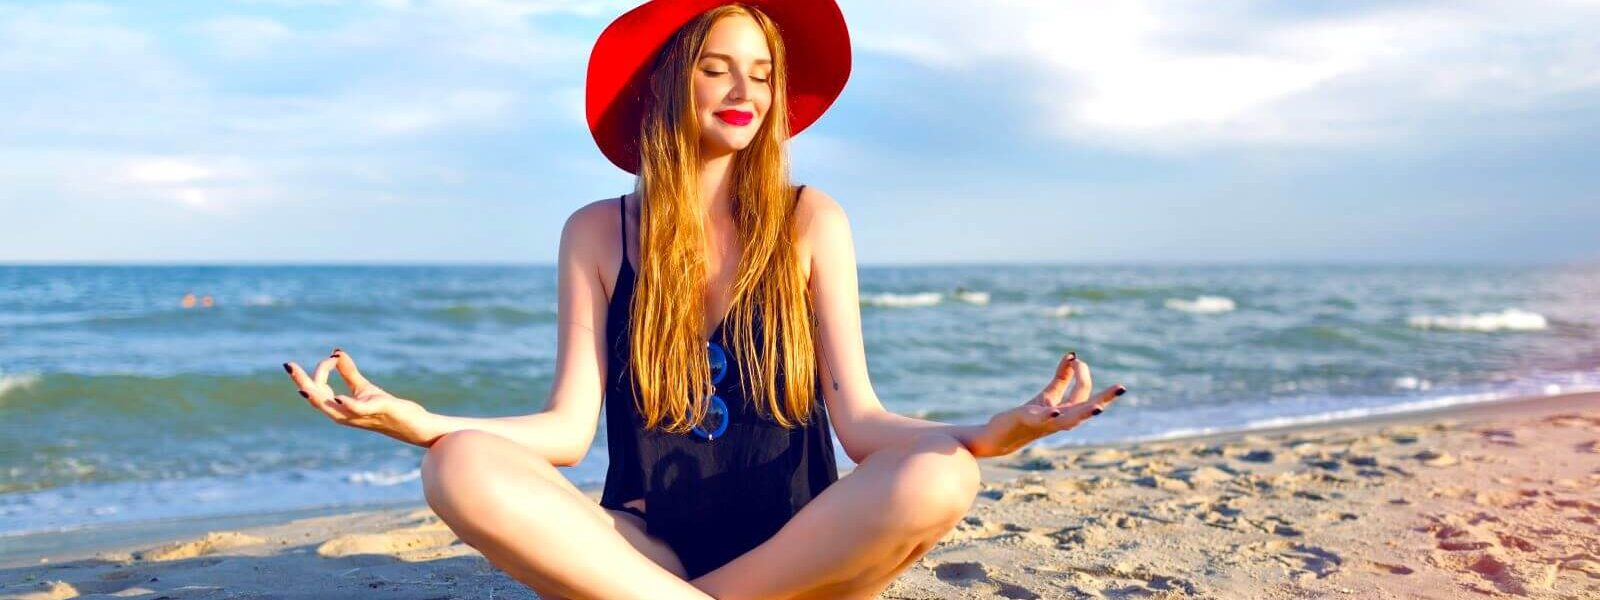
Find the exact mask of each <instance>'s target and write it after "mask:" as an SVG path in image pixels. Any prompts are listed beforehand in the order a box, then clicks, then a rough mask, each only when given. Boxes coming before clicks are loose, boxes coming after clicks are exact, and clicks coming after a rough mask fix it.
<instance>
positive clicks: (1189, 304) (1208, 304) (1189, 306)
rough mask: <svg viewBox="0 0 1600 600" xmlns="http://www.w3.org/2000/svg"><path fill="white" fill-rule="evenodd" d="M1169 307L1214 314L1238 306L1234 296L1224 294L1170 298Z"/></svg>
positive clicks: (1198, 313) (1192, 312)
mask: <svg viewBox="0 0 1600 600" xmlns="http://www.w3.org/2000/svg"><path fill="white" fill-rule="evenodd" d="M1167 308H1170V309H1172V310H1176V311H1182V312H1186V313H1191V314H1197V315H1214V314H1217V313H1225V312H1231V311H1233V309H1235V308H1238V305H1237V304H1234V302H1233V299H1232V298H1224V297H1222V296H1196V297H1195V299H1193V300H1189V299H1187V298H1168V299H1167Z"/></svg>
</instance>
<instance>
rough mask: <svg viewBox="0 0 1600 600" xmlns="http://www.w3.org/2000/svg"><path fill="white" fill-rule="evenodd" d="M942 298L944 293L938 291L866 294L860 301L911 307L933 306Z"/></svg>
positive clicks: (867, 303)
mask: <svg viewBox="0 0 1600 600" xmlns="http://www.w3.org/2000/svg"><path fill="white" fill-rule="evenodd" d="M943 299H944V294H941V293H939V292H922V293H919V294H893V293H888V292H885V293H882V294H867V295H865V296H862V297H861V303H862V304H865V305H868V306H883V307H888V308H912V307H917V306H933V305H935V304H938V303H939V301H940V300H943Z"/></svg>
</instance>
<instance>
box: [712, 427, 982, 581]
mask: <svg viewBox="0 0 1600 600" xmlns="http://www.w3.org/2000/svg"><path fill="white" fill-rule="evenodd" d="M978 487H979V473H978V465H977V461H976V460H975V459H974V458H973V456H972V454H971V453H969V452H968V451H967V449H966V448H965V447H963V446H962V445H961V443H960V442H958V441H956V439H955V438H953V437H950V436H949V435H946V434H941V433H929V434H923V435H920V436H918V437H917V438H915V439H914V440H913V441H912V442H911V443H909V444H906V445H904V446H900V447H896V448H886V449H883V450H880V451H878V452H876V453H874V454H872V455H871V456H868V457H867V460H866V461H864V462H862V463H861V464H860V465H857V466H856V468H855V470H854V471H851V472H850V473H849V474H848V475H845V476H844V477H841V478H840V479H839V481H838V482H835V483H834V484H833V485H830V486H828V489H826V490H823V492H822V493H821V494H818V495H817V497H816V498H813V499H812V500H811V502H809V503H807V504H806V505H805V507H804V508H802V509H800V512H798V513H796V514H795V516H794V518H792V519H790V520H789V522H788V523H785V524H784V526H783V528H782V529H779V530H778V533H776V534H774V535H773V536H772V537H771V538H770V539H768V540H767V541H766V542H763V543H762V544H761V545H760V546H756V547H755V548H753V549H751V550H750V551H749V552H746V553H744V554H743V555H741V556H740V557H738V558H736V559H734V560H732V561H730V562H728V564H725V565H723V566H722V567H720V568H718V569H717V570H715V571H712V572H710V573H707V574H705V575H702V576H700V577H698V578H696V579H695V580H694V581H692V582H690V583H693V584H694V586H695V587H697V588H700V589H701V590H703V591H705V592H706V593H709V594H711V595H712V596H713V597H716V598H718V599H719V600H733V599H742V598H807V599H809V598H869V597H872V596H873V595H875V594H877V593H878V592H879V591H882V590H883V589H884V588H886V587H888V586H889V584H890V583H892V582H893V581H894V579H895V578H896V577H898V576H899V575H900V573H901V572H903V571H905V570H906V569H907V568H909V567H910V566H911V565H912V564H914V563H915V562H916V561H917V559H918V558H921V557H922V555H923V554H925V553H927V552H928V550H930V549H932V548H933V546H934V544H936V543H937V542H938V541H939V539H940V538H943V537H944V535H945V534H946V533H948V532H949V531H950V530H951V529H952V528H954V527H955V525H956V523H958V522H960V521H961V518H962V517H963V516H965V515H966V513H967V511H968V510H969V509H971V508H972V502H973V500H974V499H975V498H976V497H977V494H978Z"/></svg>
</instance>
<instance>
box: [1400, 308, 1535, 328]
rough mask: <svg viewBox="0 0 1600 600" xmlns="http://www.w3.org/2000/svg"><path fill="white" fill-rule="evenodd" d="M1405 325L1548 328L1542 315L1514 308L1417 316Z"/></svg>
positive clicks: (1422, 326) (1426, 326)
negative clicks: (1476, 312)
mask: <svg viewBox="0 0 1600 600" xmlns="http://www.w3.org/2000/svg"><path fill="white" fill-rule="evenodd" d="M1407 323H1408V324H1409V325H1411V327H1413V328H1415V329H1447V330H1451V331H1539V330H1542V329H1546V328H1548V327H1550V321H1549V320H1548V319H1546V318H1544V315H1541V314H1539V313H1534V312H1528V311H1525V310H1520V309H1515V308H1508V309H1505V310H1503V311H1500V312H1486V313H1478V314H1458V315H1417V316H1414V317H1411V318H1410V319H1409V320H1408V321H1407Z"/></svg>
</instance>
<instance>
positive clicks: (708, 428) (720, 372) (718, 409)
mask: <svg viewBox="0 0 1600 600" xmlns="http://www.w3.org/2000/svg"><path fill="white" fill-rule="evenodd" d="M706 350H707V354H708V355H709V356H710V358H711V385H716V384H719V383H722V379H723V378H724V377H726V376H727V375H728V353H727V352H725V351H723V349H722V345H720V344H718V343H716V342H707V343H706ZM728 420H729V419H728V403H727V402H724V401H723V400H722V397H721V396H718V395H716V394H715V393H712V394H711V406H709V407H706V418H705V420H703V421H701V422H700V424H699V425H696V426H695V427H694V434H695V435H697V436H699V437H700V439H703V440H706V441H711V440H714V439H717V438H718V437H720V436H721V435H722V434H724V433H727V431H728Z"/></svg>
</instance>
